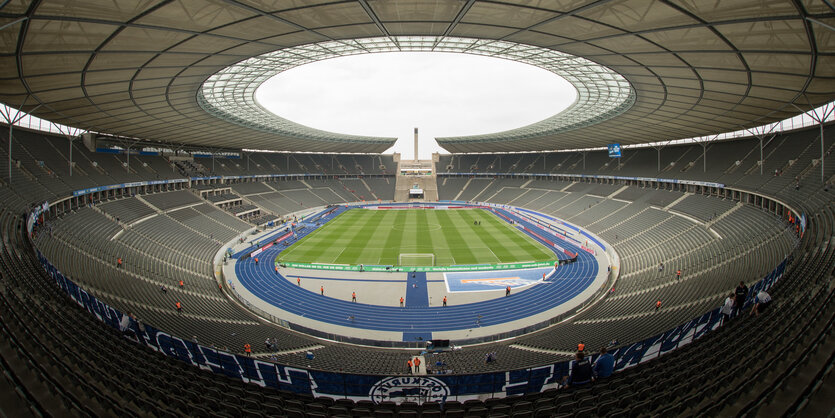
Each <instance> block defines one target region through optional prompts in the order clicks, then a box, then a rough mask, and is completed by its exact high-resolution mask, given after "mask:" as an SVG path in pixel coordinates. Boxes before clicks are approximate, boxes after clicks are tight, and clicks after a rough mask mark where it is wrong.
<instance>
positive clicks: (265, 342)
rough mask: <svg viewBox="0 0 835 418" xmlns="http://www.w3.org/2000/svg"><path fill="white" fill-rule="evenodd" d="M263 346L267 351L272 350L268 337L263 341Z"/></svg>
mask: <svg viewBox="0 0 835 418" xmlns="http://www.w3.org/2000/svg"><path fill="white" fill-rule="evenodd" d="M264 345H265V346H266V348H267V350H269V349H271V348H273V344H272V343H271V342H270V337H267V339H266V340H264Z"/></svg>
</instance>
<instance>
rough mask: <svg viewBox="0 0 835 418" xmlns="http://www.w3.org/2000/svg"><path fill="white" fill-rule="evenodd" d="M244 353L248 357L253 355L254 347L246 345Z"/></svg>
mask: <svg viewBox="0 0 835 418" xmlns="http://www.w3.org/2000/svg"><path fill="white" fill-rule="evenodd" d="M244 352H245V353H246V355H247V357H249V356H251V355H252V346H250V345H249V343H246V344H244Z"/></svg>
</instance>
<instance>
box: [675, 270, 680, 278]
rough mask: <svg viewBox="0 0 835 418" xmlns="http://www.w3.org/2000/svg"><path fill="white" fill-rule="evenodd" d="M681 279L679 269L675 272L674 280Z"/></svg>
mask: <svg viewBox="0 0 835 418" xmlns="http://www.w3.org/2000/svg"><path fill="white" fill-rule="evenodd" d="M680 278H681V269H678V270H676V280H678V279H680Z"/></svg>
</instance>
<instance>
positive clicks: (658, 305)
mask: <svg viewBox="0 0 835 418" xmlns="http://www.w3.org/2000/svg"><path fill="white" fill-rule="evenodd" d="M659 309H661V299H658V300H656V301H655V312H658V310H659Z"/></svg>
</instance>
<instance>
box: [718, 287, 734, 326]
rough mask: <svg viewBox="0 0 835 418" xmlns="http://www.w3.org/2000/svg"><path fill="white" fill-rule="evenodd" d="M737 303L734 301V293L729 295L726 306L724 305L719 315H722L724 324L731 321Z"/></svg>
mask: <svg viewBox="0 0 835 418" xmlns="http://www.w3.org/2000/svg"><path fill="white" fill-rule="evenodd" d="M735 301H736V299H734V294H733V293H731V294H730V295H728V297H726V298H725V304H724V305H722V309H721V310H720V311H719V313H721V314H722V323H723V324H724V323H725V322H727V321H728V320H729V319H731V314H732V313H733V311H734V302H735Z"/></svg>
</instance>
